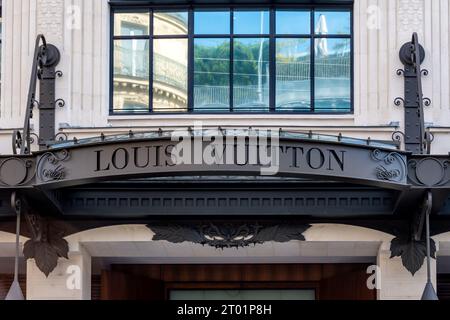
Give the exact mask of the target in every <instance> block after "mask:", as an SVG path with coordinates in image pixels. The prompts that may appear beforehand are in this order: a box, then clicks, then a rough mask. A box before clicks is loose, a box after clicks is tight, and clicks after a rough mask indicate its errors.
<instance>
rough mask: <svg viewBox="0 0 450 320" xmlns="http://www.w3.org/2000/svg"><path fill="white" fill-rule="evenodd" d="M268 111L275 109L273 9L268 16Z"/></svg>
mask: <svg viewBox="0 0 450 320" xmlns="http://www.w3.org/2000/svg"><path fill="white" fill-rule="evenodd" d="M269 24H270V30H269V112H275V111H276V107H275V104H276V56H275V55H276V52H275V9H273V8H271V9H270V17H269Z"/></svg>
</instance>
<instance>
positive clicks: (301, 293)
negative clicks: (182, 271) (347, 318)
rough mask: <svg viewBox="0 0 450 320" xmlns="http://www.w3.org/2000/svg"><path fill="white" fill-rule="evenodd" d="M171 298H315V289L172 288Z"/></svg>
mask: <svg viewBox="0 0 450 320" xmlns="http://www.w3.org/2000/svg"><path fill="white" fill-rule="evenodd" d="M169 299H170V300H235V301H237V300H315V290H313V289H228V290H211V289H209V290H203V289H193V290H170V298H169Z"/></svg>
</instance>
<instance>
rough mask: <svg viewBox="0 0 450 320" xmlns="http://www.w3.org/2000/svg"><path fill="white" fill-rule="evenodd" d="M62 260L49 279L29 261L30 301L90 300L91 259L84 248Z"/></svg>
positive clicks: (28, 282)
mask: <svg viewBox="0 0 450 320" xmlns="http://www.w3.org/2000/svg"><path fill="white" fill-rule="evenodd" d="M73 250H74V251H72V252H70V253H69V259H68V260H67V259H59V261H58V266H57V267H56V268H55V270H53V272H51V273H50V274H49V276H48V278H46V277H45V275H44V274H43V273H42V272H41V271H40V270H39V269H38V267H37V266H36V263H35V262H34V260H28V261H27V290H26V291H27V297H26V298H27V300H90V299H91V256H90V254H89V253H88V252H87V251H86V250H85V249H84V248H83V247H82V246H80V245H78V244H77V245H76V248H73Z"/></svg>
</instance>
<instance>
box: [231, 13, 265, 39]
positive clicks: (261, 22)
mask: <svg viewBox="0 0 450 320" xmlns="http://www.w3.org/2000/svg"><path fill="white" fill-rule="evenodd" d="M233 20H234V33H235V34H268V33H269V11H234V13H233Z"/></svg>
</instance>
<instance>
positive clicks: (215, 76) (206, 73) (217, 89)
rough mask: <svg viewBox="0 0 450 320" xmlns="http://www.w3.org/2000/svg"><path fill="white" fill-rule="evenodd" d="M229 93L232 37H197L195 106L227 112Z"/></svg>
mask: <svg viewBox="0 0 450 320" xmlns="http://www.w3.org/2000/svg"><path fill="white" fill-rule="evenodd" d="M229 95H230V40H229V39H195V41H194V109H195V110H202V111H203V110H206V111H211V112H214V111H228V110H229V107H230V99H229Z"/></svg>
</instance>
